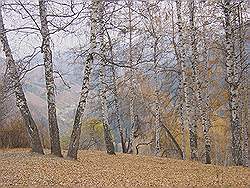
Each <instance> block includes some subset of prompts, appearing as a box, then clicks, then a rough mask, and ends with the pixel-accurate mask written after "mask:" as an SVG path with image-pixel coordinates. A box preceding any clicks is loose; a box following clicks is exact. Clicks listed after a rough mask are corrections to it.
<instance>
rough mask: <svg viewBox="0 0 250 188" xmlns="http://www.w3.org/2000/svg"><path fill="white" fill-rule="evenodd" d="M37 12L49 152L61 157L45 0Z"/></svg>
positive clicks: (40, 0) (40, 3)
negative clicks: (38, 16) (42, 62)
mask: <svg viewBox="0 0 250 188" xmlns="http://www.w3.org/2000/svg"><path fill="white" fill-rule="evenodd" d="M39 12H40V21H41V35H42V53H43V60H44V67H45V80H46V89H47V103H48V122H49V134H50V144H51V153H52V154H54V155H56V156H58V157H62V153H61V146H60V136H59V128H58V122H57V115H56V101H55V82H54V75H53V72H54V71H53V61H52V51H51V47H50V34H49V28H48V21H47V10H46V4H45V0H39Z"/></svg>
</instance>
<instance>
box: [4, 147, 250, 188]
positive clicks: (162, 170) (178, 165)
mask: <svg viewBox="0 0 250 188" xmlns="http://www.w3.org/2000/svg"><path fill="white" fill-rule="evenodd" d="M14 185H18V186H27V185H29V186H31V187H33V186H42V187H43V186H49V187H50V186H56V185H57V186H58V185H65V186H83V187H84V186H86V187H100V186H104V187H149V186H154V187H194V186H198V187H201V186H202V187H236V188H238V187H250V169H249V168H242V167H221V166H213V165H203V164H200V163H197V162H191V161H180V160H174V159H167V158H158V157H145V156H132V155H127V154H117V155H115V156H109V155H107V154H105V153H103V152H97V151H80V153H79V159H78V161H72V160H67V159H63V158H57V157H53V156H51V155H45V156H40V155H36V154H32V153H30V152H29V151H28V150H23V149H22V150H21V149H19V150H16V149H15V150H0V187H6V186H14Z"/></svg>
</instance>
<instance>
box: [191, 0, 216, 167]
mask: <svg viewBox="0 0 250 188" xmlns="http://www.w3.org/2000/svg"><path fill="white" fill-rule="evenodd" d="M195 6H196V5H195V1H190V2H189V11H190V43H191V53H192V55H191V67H192V79H193V83H194V87H195V88H194V93H195V97H196V100H197V107H198V111H199V114H200V115H201V122H202V126H203V134H204V138H205V163H207V164H210V163H211V156H210V155H211V144H210V137H209V134H208V131H209V127H210V122H209V119H208V118H209V117H208V114H207V111H206V109H207V108H205V107H206V106H207V105H206V104H204V99H203V96H202V83H201V81H200V78H199V75H200V74H199V69H198V49H197V29H196V26H195V11H196V7H195Z"/></svg>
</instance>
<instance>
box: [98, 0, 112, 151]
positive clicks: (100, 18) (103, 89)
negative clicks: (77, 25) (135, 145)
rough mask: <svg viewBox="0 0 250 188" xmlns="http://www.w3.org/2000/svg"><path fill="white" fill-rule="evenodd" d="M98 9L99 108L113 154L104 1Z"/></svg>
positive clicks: (106, 137) (107, 144)
mask: <svg viewBox="0 0 250 188" xmlns="http://www.w3.org/2000/svg"><path fill="white" fill-rule="evenodd" d="M100 4H101V5H100V9H99V11H98V23H99V27H98V28H99V29H98V34H97V42H96V43H97V50H98V51H99V52H100V53H99V56H98V58H97V59H98V63H100V70H99V80H100V98H101V108H102V122H103V127H104V139H105V145H106V150H107V153H108V154H110V155H113V154H115V148H114V144H113V141H112V136H111V132H110V131H111V130H110V125H109V121H108V107H107V97H106V91H107V88H106V83H105V60H104V56H105V44H104V31H105V30H104V29H105V28H104V20H103V14H104V1H103V0H101V3H100Z"/></svg>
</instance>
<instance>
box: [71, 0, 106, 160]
mask: <svg viewBox="0 0 250 188" xmlns="http://www.w3.org/2000/svg"><path fill="white" fill-rule="evenodd" d="M100 5H101V4H100V0H92V10H91V31H90V33H91V36H90V50H89V55H88V57H87V60H86V62H85V69H84V76H83V83H82V89H81V96H80V100H79V103H78V106H77V110H76V114H75V120H74V124H73V130H72V134H71V138H70V144H69V150H68V154H67V156H68V158H72V159H77V151H78V149H79V140H80V135H81V117H82V115H83V113H84V110H85V106H86V102H87V97H88V93H89V86H90V76H91V70H92V64H93V61H94V56H95V52H96V34H97V12H98V10H99V9H100Z"/></svg>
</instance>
